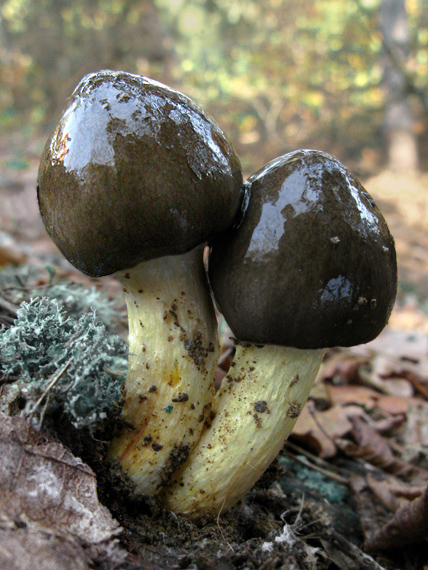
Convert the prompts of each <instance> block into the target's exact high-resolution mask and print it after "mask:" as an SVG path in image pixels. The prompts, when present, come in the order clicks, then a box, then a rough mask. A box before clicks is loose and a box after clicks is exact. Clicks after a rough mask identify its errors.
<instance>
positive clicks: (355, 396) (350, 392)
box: [328, 385, 407, 411]
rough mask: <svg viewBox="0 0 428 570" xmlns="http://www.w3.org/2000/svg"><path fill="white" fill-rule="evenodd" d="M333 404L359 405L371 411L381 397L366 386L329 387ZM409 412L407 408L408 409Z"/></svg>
mask: <svg viewBox="0 0 428 570" xmlns="http://www.w3.org/2000/svg"><path fill="white" fill-rule="evenodd" d="M328 389H329V393H330V397H331V401H332V404H333V405H334V404H344V405H347V404H357V405H360V406H364V407H365V408H366V410H371V409H373V408H374V406H375V402H376V400H377V398H378V397H379V392H376V391H375V390H373V389H372V388H368V387H366V386H355V385H351V386H350V385H344V386H329V388H328ZM406 411H407V408H406Z"/></svg>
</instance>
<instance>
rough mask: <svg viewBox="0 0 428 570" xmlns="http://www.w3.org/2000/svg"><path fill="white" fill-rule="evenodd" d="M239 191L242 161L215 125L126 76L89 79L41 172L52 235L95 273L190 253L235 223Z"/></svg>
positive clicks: (156, 86) (155, 87)
mask: <svg viewBox="0 0 428 570" xmlns="http://www.w3.org/2000/svg"><path fill="white" fill-rule="evenodd" d="M241 195H242V174H241V168H240V163H239V159H238V157H237V156H236V154H235V152H234V150H233V148H232V146H231V145H230V143H229V142H228V141H227V139H226V137H225V135H224V134H223V132H222V131H221V130H220V128H219V127H218V126H217V125H216V124H215V123H214V121H213V120H212V119H210V118H209V117H208V116H207V115H206V114H205V113H204V112H203V111H202V110H201V109H200V108H199V107H198V106H197V105H196V104H195V103H194V102H193V101H191V100H190V99H189V98H188V97H186V96H184V95H182V94H181V93H178V92H176V91H174V90H172V89H170V88H168V87H166V86H165V85H162V84H161V83H158V82H156V81H152V80H150V79H147V78H144V77H140V76H137V75H131V74H129V73H124V72H113V71H101V72H99V73H95V74H91V75H87V76H86V77H84V78H83V80H82V81H81V82H80V84H79V85H78V86H77V88H76V90H75V91H74V93H73V94H72V96H71V99H70V103H69V105H68V107H67V109H66V110H65V112H64V114H63V116H62V117H61V119H60V120H59V122H58V124H57V126H56V127H55V129H54V132H53V134H52V136H51V138H50V140H49V141H48V142H47V145H46V147H45V150H44V152H43V155H42V159H41V163H40V169H39V187H38V199H39V206H40V211H41V214H42V218H43V221H44V224H45V226H46V229H47V231H48V233H49V235H50V236H51V238H52V240H53V241H54V242H55V243H56V245H57V246H58V247H59V249H60V250H61V251H62V253H63V254H64V255H65V257H67V259H68V260H69V261H70V262H71V263H72V264H73V265H74V266H75V267H77V268H78V269H80V270H81V271H83V272H84V273H87V274H88V275H92V276H101V275H107V274H110V273H114V272H116V271H118V270H123V269H127V268H130V267H132V266H134V265H136V264H137V263H139V262H141V261H147V260H149V259H153V258H156V257H161V256H164V255H175V254H180V253H185V252H186V251H189V250H190V249H192V248H194V247H195V246H197V245H198V244H200V243H203V242H204V241H205V240H207V239H208V238H209V237H211V236H212V235H214V234H216V233H217V232H219V231H222V230H224V229H226V228H227V227H228V226H229V225H230V224H231V222H232V220H233V219H234V217H235V215H236V212H237V211H238V209H239V204H240V201H241Z"/></svg>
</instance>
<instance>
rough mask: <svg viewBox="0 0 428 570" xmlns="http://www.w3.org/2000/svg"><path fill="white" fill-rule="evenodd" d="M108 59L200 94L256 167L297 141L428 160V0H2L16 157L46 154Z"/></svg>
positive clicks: (365, 162)
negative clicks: (76, 92)
mask: <svg viewBox="0 0 428 570" xmlns="http://www.w3.org/2000/svg"><path fill="white" fill-rule="evenodd" d="M103 68H110V69H122V70H125V71H129V72H133V73H138V74H143V75H147V76H149V77H153V78H155V79H157V80H159V81H162V82H164V83H166V84H168V85H170V86H172V87H174V88H177V89H179V90H181V91H183V92H184V93H186V94H187V95H189V96H190V97H192V98H193V99H195V100H196V101H197V102H198V103H200V104H201V105H202V106H203V107H204V108H205V109H206V110H207V111H208V112H209V113H210V114H211V115H212V116H213V117H214V119H215V120H216V121H217V122H218V123H219V124H220V125H221V127H222V128H223V130H224V131H225V132H226V133H227V135H228V136H229V138H230V139H231V141H232V143H233V144H234V146H235V149H236V151H237V152H238V154H239V156H240V158H241V161H242V164H243V169H244V173H245V174H246V175H249V174H251V173H252V172H254V171H255V170H257V169H258V168H260V167H262V166H263V165H264V164H265V163H266V162H267V161H269V160H271V159H273V158H275V157H276V156H278V155H280V154H282V153H285V152H289V151H292V150H295V149H297V148H317V149H321V150H324V151H327V152H330V153H332V154H334V155H336V156H337V157H338V158H339V159H341V160H342V161H344V162H345V163H346V164H347V165H348V166H351V167H352V168H353V169H354V170H355V171H356V172H357V173H358V174H360V175H362V176H364V175H367V174H372V173H373V172H375V171H376V169H378V168H379V167H381V166H382V165H383V164H385V161H386V163H387V164H388V163H389V164H390V165H392V166H393V167H394V168H395V169H398V170H406V171H408V170H417V169H418V168H419V169H424V167H425V165H426V157H427V155H428V103H427V99H428V1H427V0H407V1H405V0H73V1H72V2H71V1H69V0H1V1H0V138H1V140H2V145H3V147H4V146H5V145H6V146H7V148H6V149H5V150H6V151H7V152H5V153H3V155H2V156H3V160H4V161H5V162H3V164H2V166H3V167H5V168H8V169H20V168H26V166H27V165H28V161H29V160H31V158H34V157H36V158H37V157H38V156H39V155H40V152H41V150H42V148H43V144H44V141H45V140H46V136H47V134H48V132H49V131H50V129H51V128H52V126H53V124H54V123H55V121H56V120H57V119H58V118H59V116H60V112H61V109H62V108H63V107H64V105H65V101H66V98H67V97H68V96H69V95H70V94H71V92H72V90H73V89H74V87H75V86H76V85H77V83H78V82H79V80H80V79H81V77H82V76H83V75H85V74H86V73H89V72H92V71H97V70H99V69H103ZM5 141H7V142H5Z"/></svg>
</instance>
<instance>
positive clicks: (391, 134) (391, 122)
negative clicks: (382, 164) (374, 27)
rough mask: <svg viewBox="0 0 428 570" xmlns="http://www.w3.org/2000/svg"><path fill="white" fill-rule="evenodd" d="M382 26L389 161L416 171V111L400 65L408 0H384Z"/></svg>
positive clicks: (405, 50)
mask: <svg viewBox="0 0 428 570" xmlns="http://www.w3.org/2000/svg"><path fill="white" fill-rule="evenodd" d="M381 26H382V33H383V37H384V48H385V64H384V87H385V102H386V108H385V116H384V133H385V143H386V152H387V162H388V166H389V167H390V168H391V169H393V170H395V171H399V172H408V171H416V170H417V168H418V145H417V138H416V134H415V132H414V130H413V115H412V109H411V106H410V104H409V100H408V95H409V91H408V82H407V79H406V76H405V74H403V73H402V71H401V69H400V65H399V64H400V63H401V64H402V63H404V62H406V60H407V58H408V55H409V33H408V26H407V14H406V6H405V0H382V4H381ZM397 63H398V64H397Z"/></svg>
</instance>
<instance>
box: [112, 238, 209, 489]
mask: <svg viewBox="0 0 428 570" xmlns="http://www.w3.org/2000/svg"><path fill="white" fill-rule="evenodd" d="M115 275H116V277H117V278H118V279H119V280H120V282H121V284H122V285H123V290H124V292H125V295H126V302H127V307H128V319H129V368H128V375H127V378H126V384H125V388H126V396H125V404H124V409H123V417H124V419H125V420H126V421H127V422H130V423H131V424H132V426H133V429H132V428H131V429H125V430H124V431H123V432H122V433H121V434H120V435H119V436H118V437H117V438H116V439H114V440H113V442H112V443H111V445H110V449H109V457H110V459H118V460H119V462H120V464H121V468H122V471H123V472H125V473H126V474H127V475H128V476H129V477H130V479H131V480H132V481H133V483H134V484H135V487H136V491H137V492H139V493H144V494H155V493H157V492H158V491H159V488H160V487H162V486H163V485H165V484H166V483H167V482H168V481H169V479H170V478H171V476H172V474H173V473H174V471H175V470H176V469H177V467H179V466H180V465H181V463H183V462H184V461H185V460H186V459H187V456H188V454H189V452H190V450H191V449H192V448H193V446H194V445H195V443H196V442H197V441H198V439H199V437H200V434H201V431H202V429H203V426H204V423H205V422H206V421H209V414H210V411H211V406H212V401H213V397H214V377H215V370H216V366H217V360H218V355H219V346H218V337H217V321H216V317H215V312H214V308H213V304H212V301H211V297H210V293H209V289H208V286H207V282H206V275H205V271H204V266H203V248H202V247H199V248H196V249H194V250H192V251H190V252H188V253H186V254H183V255H175V256H167V257H162V258H159V259H154V260H151V261H146V262H144V263H141V264H139V265H137V266H135V267H134V268H133V269H130V270H127V271H121V272H118V273H116V274H115Z"/></svg>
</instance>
